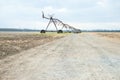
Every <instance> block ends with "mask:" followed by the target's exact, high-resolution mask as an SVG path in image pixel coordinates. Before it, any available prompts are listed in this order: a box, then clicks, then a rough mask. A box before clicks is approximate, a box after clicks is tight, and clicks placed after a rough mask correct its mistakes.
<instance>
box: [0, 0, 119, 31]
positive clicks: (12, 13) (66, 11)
mask: <svg viewBox="0 0 120 80" xmlns="http://www.w3.org/2000/svg"><path fill="white" fill-rule="evenodd" d="M42 11H43V12H44V13H45V16H47V17H49V16H50V15H52V16H53V17H55V18H58V19H60V20H62V21H63V22H64V23H67V24H69V25H71V26H74V27H75V28H79V29H110V30H111V29H120V0H0V28H20V29H24V28H28V29H45V28H46V26H47V23H48V20H46V19H43V18H42V16H41V12H42ZM59 28H60V27H59ZM49 29H54V27H53V25H51V26H50V28H49Z"/></svg>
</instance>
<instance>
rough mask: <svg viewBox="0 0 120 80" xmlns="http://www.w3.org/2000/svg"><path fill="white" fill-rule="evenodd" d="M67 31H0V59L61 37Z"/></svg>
mask: <svg viewBox="0 0 120 80" xmlns="http://www.w3.org/2000/svg"><path fill="white" fill-rule="evenodd" d="M66 35H68V33H63V34H57V33H55V32H52V33H51V32H48V33H45V34H41V33H39V32H8V33H0V59H3V58H5V57H7V56H10V55H14V54H17V53H19V52H21V51H23V50H27V49H30V48H33V47H36V46H40V45H42V44H45V43H47V42H50V41H53V40H55V39H59V38H62V37H64V36H66Z"/></svg>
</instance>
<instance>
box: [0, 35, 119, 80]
mask: <svg viewBox="0 0 120 80" xmlns="http://www.w3.org/2000/svg"><path fill="white" fill-rule="evenodd" d="M109 39H110V38H107V37H103V36H100V35H98V34H97V33H81V34H71V35H68V36H66V37H64V38H60V39H57V40H54V41H52V42H49V43H46V44H44V45H40V46H37V47H34V48H31V49H29V50H25V51H23V52H21V53H20V54H16V55H12V56H8V57H6V58H5V59H1V60H0V80H120V43H119V41H118V42H117V41H116V42H113V41H111V40H109Z"/></svg>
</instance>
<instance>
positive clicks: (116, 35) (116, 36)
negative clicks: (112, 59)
mask: <svg viewBox="0 0 120 80" xmlns="http://www.w3.org/2000/svg"><path fill="white" fill-rule="evenodd" d="M95 34H97V35H99V36H101V37H104V38H106V39H108V40H111V41H114V42H120V32H98V33H95Z"/></svg>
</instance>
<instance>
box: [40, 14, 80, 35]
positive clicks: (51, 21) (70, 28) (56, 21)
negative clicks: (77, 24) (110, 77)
mask: <svg viewBox="0 0 120 80" xmlns="http://www.w3.org/2000/svg"><path fill="white" fill-rule="evenodd" d="M42 18H44V19H48V20H49V23H48V25H47V27H46V29H45V30H44V29H42V30H41V31H40V33H45V32H46V31H47V29H48V27H49V25H50V23H53V24H54V26H55V28H56V32H57V33H63V28H66V30H67V29H69V32H74V33H81V30H80V29H76V28H74V27H72V26H70V25H68V24H65V23H63V22H62V21H61V20H59V19H56V18H53V16H50V17H46V16H45V15H44V12H42ZM57 26H62V28H61V29H60V30H58V27H57Z"/></svg>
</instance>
